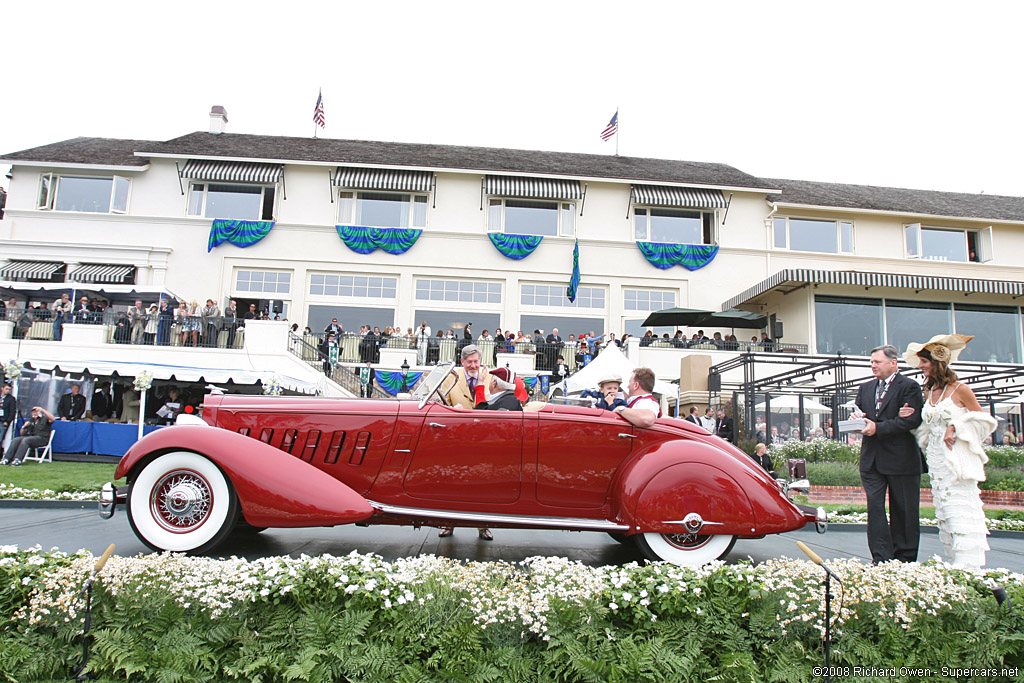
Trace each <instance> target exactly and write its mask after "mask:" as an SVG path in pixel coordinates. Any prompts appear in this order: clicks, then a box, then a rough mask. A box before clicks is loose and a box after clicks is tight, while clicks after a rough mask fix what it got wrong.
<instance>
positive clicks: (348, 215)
mask: <svg viewBox="0 0 1024 683" xmlns="http://www.w3.org/2000/svg"><path fill="white" fill-rule="evenodd" d="M352 205H353V199H352V193H351V192H342V193H341V194H340V195H338V223H340V224H341V225H348V224H349V223H351V222H352Z"/></svg>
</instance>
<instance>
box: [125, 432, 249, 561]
mask: <svg viewBox="0 0 1024 683" xmlns="http://www.w3.org/2000/svg"><path fill="white" fill-rule="evenodd" d="M238 518H239V514H238V497H237V496H236V495H235V491H234V488H233V487H232V486H231V482H230V481H229V480H228V478H227V475H225V474H224V472H222V471H221V469H220V468H219V467H217V465H216V464H215V463H214V462H213V461H212V460H210V459H209V458H206V457H204V456H202V455H199V454H198V453H193V452H190V451H175V452H172V453H165V454H163V455H161V456H158V457H157V458H155V459H153V460H152V461H150V462H149V463H147V464H146V465H145V467H143V468H142V471H141V472H139V474H138V476H137V477H135V480H134V481H133V482H132V486H131V491H130V492H129V494H128V521H129V522H130V523H131V525H132V530H134V531H135V535H136V536H138V537H139V539H140V540H142V542H143V543H145V544H146V545H147V546H149V547H150V548H153V549H154V550H170V551H173V552H189V553H201V552H204V551H206V550H210V549H212V548H214V547H215V546H217V545H219V544H220V543H221V542H222V541H224V539H225V538H227V536H228V535H229V534H230V533H231V530H232V529H233V528H234V527H235V524H236V523H237V521H238Z"/></svg>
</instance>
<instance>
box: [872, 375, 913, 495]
mask: <svg viewBox="0 0 1024 683" xmlns="http://www.w3.org/2000/svg"><path fill="white" fill-rule="evenodd" d="M877 387H878V380H877V379H872V380H871V381H869V382H865V383H864V384H862V385H860V389H859V390H858V391H857V400H856V403H857V407H858V408H860V410H861V412H862V413H864V414H865V415H866V416H867V418H868V419H869V420H874V422H875V430H876V431H875V434H874V435H872V436H865V437H864V441H863V443H862V444H861V447H860V469H861V471H862V472H868V471H870V470H871V468H872V466H874V468H875V469H876V470H877V471H878V472H879V473H880V474H888V475H913V474H921V473H922V472H925V471H927V468H926V467H925V465H924V458H923V457H922V455H921V451H920V449H919V448H918V447H917V440H916V439H915V438H914V435H913V434H912V433H911V432H910V430H912V429H914V428H916V427H917V426H919V425H920V424H921V408H922V406H923V405H924V395H923V394H922V393H921V387H920V386H919V385H918V383H917V382H915V381H914V380H912V379H908V378H906V377H904V376H903V375H902V374H900V373H896V376H895V377H893V378H892V381H891V383H890V384H889V389H888V390H887V391H886V392H885V397H884V398H882V405H881V408H880V409H879V410H878V411H877V412H876V411H875V391H876V390H877ZM904 403H907V404H909V405H910V407H911V408H913V409H914V414H913V415H911V416H910V417H899V415H898V413H899V410H900V408H902V407H903V404H904Z"/></svg>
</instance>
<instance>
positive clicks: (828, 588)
mask: <svg viewBox="0 0 1024 683" xmlns="http://www.w3.org/2000/svg"><path fill="white" fill-rule="evenodd" d="M796 544H797V545H798V546H800V550H803V551H804V553H805V554H806V555H807V557H809V558H810V559H811V562H813V563H814V564H816V565H818V566H820V567H821V568H822V569H824V570H825V643H824V645H825V676H824V679H825V683H831V681H832V577H835V579H836V581H839V577H838V576H836V575H835V574H833V573H832V570H831V569H829V568H828V565H827V564H825V562H824V561H823V560H822V559H821V557H819V556H818V554H817V553H816V552H814V551H813V550H811V549H810V548H808V547H807V546H806V545H805V544H804V542H803V541H797V542H796ZM840 583H842V582H841V581H840Z"/></svg>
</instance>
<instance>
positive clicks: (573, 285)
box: [565, 239, 580, 302]
mask: <svg viewBox="0 0 1024 683" xmlns="http://www.w3.org/2000/svg"><path fill="white" fill-rule="evenodd" d="M579 286H580V241H579V240H578V239H577V240H576V246H574V247H573V248H572V275H571V276H570V277H569V287H568V288H567V289H566V290H565V295H566V296H567V297H569V301H572V302H575V301H576V290H577V289H579Z"/></svg>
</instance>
